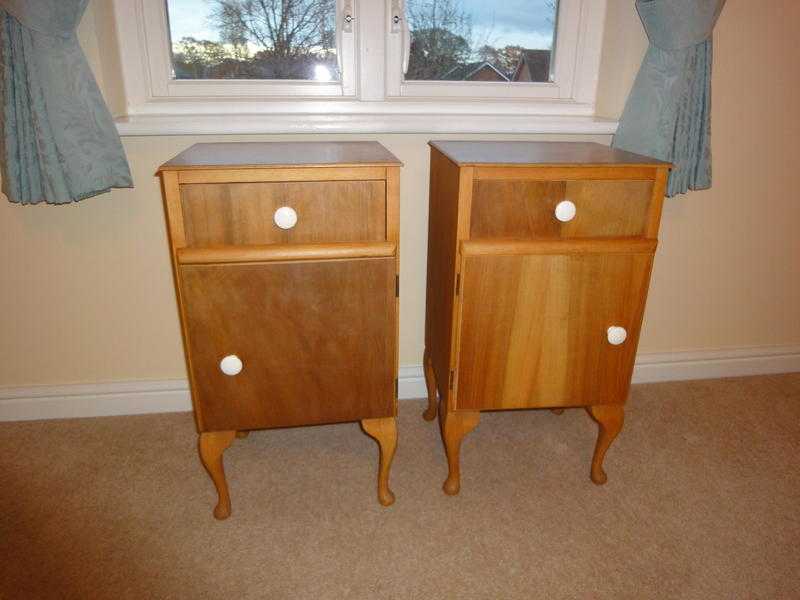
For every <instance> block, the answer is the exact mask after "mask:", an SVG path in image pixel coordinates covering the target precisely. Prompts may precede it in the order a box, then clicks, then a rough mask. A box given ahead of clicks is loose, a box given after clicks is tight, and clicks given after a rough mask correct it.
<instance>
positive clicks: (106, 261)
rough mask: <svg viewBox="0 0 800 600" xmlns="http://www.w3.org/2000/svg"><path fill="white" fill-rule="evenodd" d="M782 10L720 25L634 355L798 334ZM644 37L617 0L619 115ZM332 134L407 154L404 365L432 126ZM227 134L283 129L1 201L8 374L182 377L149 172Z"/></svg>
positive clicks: (798, 268)
mask: <svg viewBox="0 0 800 600" xmlns="http://www.w3.org/2000/svg"><path fill="white" fill-rule="evenodd" d="M103 1H104V0H93V1H92V5H91V6H90V10H89V12H88V13H87V15H86V17H85V19H84V22H83V23H82V25H81V31H80V34H81V40H82V42H83V44H84V47H85V49H86V52H87V55H88V56H89V59H90V62H91V63H92V65H93V66H94V67H95V71H96V72H97V74H98V79H99V80H100V81H101V85H102V86H103V90H104V93H105V94H106V96H107V98H109V100H110V102H111V103H112V105H113V106H114V107H115V110H118V108H119V106H120V90H119V86H118V81H119V78H118V76H117V75H116V73H115V72H114V70H113V68H109V67H108V61H105V58H106V57H107V56H110V54H109V53H110V49H109V44H110V42H109V39H110V38H109V36H108V35H107V34H106V33H103V34H101V35H96V33H95V32H96V30H97V27H96V26H95V19H99V20H101V21H104V19H105V18H106V16H105V12H106V5H104V4H102V2H103ZM773 4H774V6H771V8H772V10H769V11H765V10H763V8H759V6H758V3H754V2H748V1H747V0H729V1H728V4H727V6H726V8H725V12H724V13H723V15H722V17H721V19H720V22H719V25H718V27H717V34H716V38H715V41H716V48H715V53H716V55H715V66H714V68H715V72H714V108H713V113H712V118H713V127H714V176H715V179H714V188H713V189H712V190H709V191H705V192H696V193H692V194H689V195H687V196H682V197H679V198H673V199H671V200H668V201H667V203H666V207H665V212H664V219H663V227H662V235H661V245H660V248H659V254H658V258H657V260H656V266H655V272H654V276H653V284H652V288H651V294H650V300H649V305H648V310H647V314H646V322H645V329H644V333H643V336H642V340H641V346H640V350H641V352H669V351H673V350H702V349H716V348H728V347H731V348H738V347H750V346H768V345H796V344H800V317H799V316H798V308H797V307H798V306H800V237H798V236H797V235H796V234H795V235H793V234H794V232H795V230H796V229H797V224H798V223H800V198H798V197H797V192H796V190H797V186H795V185H793V181H792V177H791V176H792V175H793V173H792V171H793V167H794V164H793V163H794V162H797V159H798V158H800V157H799V156H798V152H797V151H796V149H795V148H796V146H795V140H797V139H798V137H800V112H799V111H798V110H797V107H798V106H800V70H798V69H797V61H798V58H800V57H799V56H798V52H797V50H796V49H795V47H794V45H793V41H794V40H793V39H792V38H793V36H794V35H795V32H794V25H793V24H794V23H797V22H800V3H797V2H795V1H794V0H783V1H781V2H777V1H776V2H775V3H773ZM778 4H780V5H781V6H780V9H779V7H778ZM645 46H646V41H645V38H644V36H643V34H642V31H641V26H640V24H639V22H638V19H637V17H636V14H635V11H634V9H633V2H632V1H631V0H609V13H608V19H607V31H606V35H605V45H604V56H603V64H602V72H601V80H602V85H601V89H600V98H599V102H598V104H599V110H600V112H601V114H603V115H605V116H612V117H613V116H617V115H619V113H620V111H621V108H622V105H623V104H624V101H625V97H626V96H627V92H628V89H629V88H630V85H631V83H632V80H633V77H634V76H635V73H636V70H637V68H638V65H639V62H640V60H641V57H642V54H643V52H644V48H645ZM101 57H103V61H101ZM333 137H335V138H336V139H343V138H344V139H356V138H357V139H377V140H378V141H380V142H382V143H383V144H384V145H386V146H387V147H388V148H389V149H390V150H392V151H393V152H394V153H396V154H397V156H399V157H400V159H401V160H403V161H404V163H405V168H404V169H403V172H402V180H401V189H402V210H401V213H402V214H401V244H402V249H401V263H402V273H401V277H402V281H401V307H402V308H401V351H400V355H401V363H402V364H419V363H420V361H421V354H422V340H423V322H424V302H425V299H424V289H425V258H426V257H425V252H426V234H427V225H426V218H427V180H428V167H427V149H426V146H425V143H426V141H427V140H428V139H429V138H430V136H427V135H423V134H420V135H379V136H333ZM447 137H457V136H447ZM462 137H469V138H470V139H475V138H476V137H477V136H462ZM483 137H485V138H489V137H492V136H483ZM493 137H495V138H497V137H502V138H509V137H511V136H493ZM534 138H535V136H520V137H519V139H534ZM217 139H247V140H255V139H264V140H267V139H285V136H284V137H283V138H281V137H277V136H250V137H238V138H221V137H213V138H212V137H167V136H164V137H128V138H125V139H124V140H123V142H124V145H125V150H126V152H127V153H128V158H129V160H130V163H131V168H132V170H133V175H134V180H135V182H136V188H135V189H134V190H116V191H114V192H112V193H111V194H106V195H103V196H99V197H96V198H93V199H89V200H86V201H83V202H80V203H78V204H75V205H71V206H62V207H50V206H36V207H19V206H15V205H11V204H10V203H7V202H5V201H3V202H0V256H1V257H2V261H0V332H1V333H2V335H0V358H2V360H0V385H12V386H17V385H19V386H23V385H30V384H40V383H42V384H44V383H70V382H101V381H119V380H136V379H166V378H178V377H183V376H184V366H183V359H182V352H181V344H180V336H179V329H178V321H177V313H176V309H175V301H174V294H173V289H172V280H171V275H170V267H169V262H168V254H167V242H166V237H165V229H164V219H163V213H162V209H161V198H160V193H159V188H158V185H157V181H156V179H155V178H154V177H153V173H154V172H155V170H156V168H157V166H158V165H159V164H160V163H161V162H163V161H164V160H166V159H168V158H170V157H171V156H172V155H174V154H176V153H177V152H179V151H180V150H182V149H184V148H186V147H187V146H189V145H190V144H192V143H195V142H198V141H212V140H217ZM306 139H311V137H310V136H309V137H307V138H306ZM313 139H331V136H327V137H326V136H313ZM542 139H543V138H542ZM561 139H573V138H569V137H562V138H561ZM596 139H598V140H599V141H605V142H607V141H608V138H596Z"/></svg>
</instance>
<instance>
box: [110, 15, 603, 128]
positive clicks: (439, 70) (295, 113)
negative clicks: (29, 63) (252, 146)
mask: <svg viewBox="0 0 800 600" xmlns="http://www.w3.org/2000/svg"><path fill="white" fill-rule="evenodd" d="M113 2H114V13H115V18H116V24H117V28H118V35H119V44H120V57H121V58H120V60H121V63H122V72H123V79H124V83H125V92H126V99H127V105H128V115H127V120H128V122H132V121H134V120H135V119H136V118H143V117H144V116H146V115H152V116H159V117H164V116H166V115H169V116H177V115H181V116H182V117H183V118H184V121H185V122H186V123H188V122H189V120H191V119H194V121H193V123H194V126H195V129H191V128H188V126H187V131H186V132H187V133H196V132H201V133H206V132H207V133H212V132H220V133H224V132H226V131H228V130H230V127H231V126H232V124H233V123H234V121H235V117H236V116H237V115H239V116H240V117H242V118H244V115H248V116H251V117H252V116H253V115H264V117H263V118H262V119H261V120H260V121H258V122H257V120H254V119H252V118H251V119H250V120H249V121H248V123H250V126H251V127H253V128H254V129H252V128H251V129H245V125H244V123H242V128H243V130H244V131H248V132H261V131H263V132H269V131H275V132H278V131H287V132H288V131H309V132H311V131H322V130H324V131H428V132H433V131H436V132H444V131H465V130H466V129H465V124H467V123H468V124H469V130H470V131H474V132H481V131H497V132H502V131H526V130H531V129H532V128H533V126H534V125H533V123H534V121H535V120H536V119H539V120H540V121H541V122H544V120H549V121H548V122H550V123H551V124H552V123H553V122H554V121H553V118H554V117H557V118H560V119H562V120H563V119H568V118H577V117H582V118H584V119H591V118H592V117H593V114H594V95H595V88H596V84H597V73H598V70H599V56H600V44H601V39H602V27H603V18H604V16H605V0H113ZM203 115H208V116H207V117H203ZM212 115H213V116H214V117H216V119H217V121H216V123H215V124H214V125H213V126H212V125H208V126H207V127H205V125H204V127H205V129H204V128H203V127H200V128H199V129H198V128H197V126H198V124H200V121H201V120H203V119H204V118H205V119H206V120H210V119H211V116H212ZM220 115H231V116H232V117H233V118H232V119H226V120H221V119H219V117H220ZM267 115H269V118H267ZM443 116H455V117H457V118H455V119H443V118H442V117H443ZM465 117H468V118H465ZM164 122H166V121H165V120H164V119H162V123H164ZM562 124H563V123H562ZM226 127H228V129H226ZM553 127H555V125H553ZM129 129H130V130H131V131H133V130H134V129H135V128H134V127H133V126H131V127H130V128H129ZM178 129H179V130H180V127H178ZM600 129H602V128H600ZM600 129H597V130H592V131H589V130H582V131H581V133H605V132H606V131H605V130H602V131H601V130H600ZM537 130H538V129H537ZM551 130H555V129H551ZM181 131H183V130H181ZM231 132H236V131H233V130H231Z"/></svg>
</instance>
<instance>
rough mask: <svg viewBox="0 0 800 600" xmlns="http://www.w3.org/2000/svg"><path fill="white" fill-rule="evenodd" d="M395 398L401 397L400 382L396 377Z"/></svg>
mask: <svg viewBox="0 0 800 600" xmlns="http://www.w3.org/2000/svg"><path fill="white" fill-rule="evenodd" d="M394 397H395V398H399V397H400V380H399V379H398V378H396V377H395V379H394Z"/></svg>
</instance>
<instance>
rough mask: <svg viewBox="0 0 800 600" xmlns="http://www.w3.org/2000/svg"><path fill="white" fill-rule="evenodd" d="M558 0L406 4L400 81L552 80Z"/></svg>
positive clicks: (436, 0)
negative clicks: (407, 36) (407, 41)
mask: <svg viewBox="0 0 800 600" xmlns="http://www.w3.org/2000/svg"><path fill="white" fill-rule="evenodd" d="M557 9H558V0H406V16H407V18H408V24H409V28H410V30H411V47H410V51H409V56H408V71H407V72H406V80H424V81H502V82H507V81H512V82H517V81H518V82H531V81H539V82H542V81H552V65H553V47H554V40H555V31H556V15H557V14H558V10H557Z"/></svg>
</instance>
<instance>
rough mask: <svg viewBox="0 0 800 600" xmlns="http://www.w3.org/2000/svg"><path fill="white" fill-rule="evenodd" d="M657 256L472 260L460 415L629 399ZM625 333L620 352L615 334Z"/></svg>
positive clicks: (463, 325) (465, 272) (468, 262)
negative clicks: (612, 340) (612, 339)
mask: <svg viewBox="0 0 800 600" xmlns="http://www.w3.org/2000/svg"><path fill="white" fill-rule="evenodd" d="M651 263H652V254H650V253H642V254H624V253H617V254H605V253H588V252H583V253H575V254H565V255H559V254H530V255H525V254H521V255H503V256H493V255H476V256H470V255H466V256H465V257H464V263H463V266H462V277H463V281H464V288H463V298H462V309H461V320H460V332H459V335H460V343H459V362H458V369H457V376H456V390H457V392H456V406H457V408H458V409H459V410H462V409H463V410H482V409H483V410H485V409H501V408H534V407H558V406H580V405H588V404H597V403H602V404H612V403H621V402H624V401H625V399H626V397H627V392H628V387H629V384H630V377H631V373H632V370H633V361H634V358H635V354H636V345H637V340H638V335H639V328H640V326H641V319H642V313H643V309H644V298H645V297H646V291H647V284H648V278H649V275H650V267H651ZM612 325H616V326H621V327H625V329H626V330H627V332H628V338H627V340H626V341H625V343H623V344H622V345H620V346H612V345H611V344H609V342H608V341H607V329H608V327H610V326H612Z"/></svg>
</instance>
